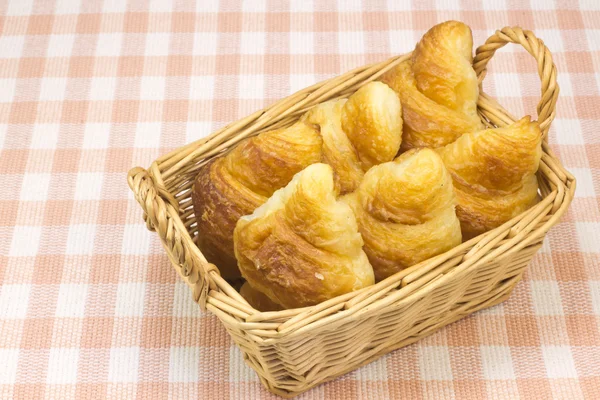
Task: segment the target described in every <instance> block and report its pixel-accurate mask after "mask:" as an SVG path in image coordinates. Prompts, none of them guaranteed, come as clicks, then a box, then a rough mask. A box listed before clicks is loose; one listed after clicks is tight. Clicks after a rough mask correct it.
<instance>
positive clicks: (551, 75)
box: [473, 27, 559, 141]
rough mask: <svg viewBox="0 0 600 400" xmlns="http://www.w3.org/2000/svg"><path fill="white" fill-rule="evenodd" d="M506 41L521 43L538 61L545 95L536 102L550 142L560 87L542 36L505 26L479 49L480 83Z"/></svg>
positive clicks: (475, 61)
mask: <svg viewBox="0 0 600 400" xmlns="http://www.w3.org/2000/svg"><path fill="white" fill-rule="evenodd" d="M507 43H517V44H520V45H521V46H523V47H524V48H525V50H527V52H528V53H529V54H531V55H532V56H533V57H534V58H535V59H536V61H537V65H538V74H539V76H540V80H541V82H542V98H541V100H540V102H539V103H538V105H537V114H538V122H539V124H540V129H541V130H542V137H543V138H544V140H545V141H547V140H548V131H549V129H550V124H551V123H552V120H553V119H554V116H555V114H556V100H557V99H558V92H559V88H558V84H557V82H556V66H555V65H554V62H553V61H552V54H551V53H550V50H549V49H548V48H547V47H546V45H545V44H544V42H543V41H542V40H541V39H538V38H537V37H536V36H535V35H534V34H533V32H531V31H527V30H523V29H521V28H519V27H505V28H502V29H501V30H499V31H496V33H494V34H493V35H492V36H490V37H489V38H488V40H486V41H485V43H484V44H483V45H481V46H479V47H478V48H477V50H476V51H475V58H474V59H473V69H475V72H476V73H477V77H478V78H479V82H483V79H484V78H485V75H486V73H487V68H486V67H487V64H488V62H489V61H490V59H491V58H492V57H493V55H494V53H496V50H498V49H499V48H501V47H504V45H506V44H507Z"/></svg>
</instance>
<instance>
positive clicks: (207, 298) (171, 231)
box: [128, 28, 575, 397]
mask: <svg viewBox="0 0 600 400" xmlns="http://www.w3.org/2000/svg"><path fill="white" fill-rule="evenodd" d="M507 43H518V44H520V45H522V46H523V47H524V48H525V49H526V50H527V51H528V52H529V54H531V55H532V56H533V57H534V58H535V59H536V60H537V65H538V72H539V76H540V78H541V81H542V85H541V89H542V90H541V92H542V93H541V94H542V99H541V101H540V103H539V105H538V107H537V112H538V118H539V122H540V126H541V128H542V132H543V135H544V143H543V145H542V147H543V155H542V160H541V163H540V168H539V172H538V180H539V185H540V192H541V195H542V201H541V202H540V203H539V204H537V205H536V206H534V207H533V208H531V209H530V210H528V211H527V212H525V213H523V214H521V215H519V216H518V217H516V218H514V219H512V220H510V221H509V222H507V223H505V224H504V225H502V226H500V227H499V228H496V229H494V230H492V231H490V232H487V233H485V234H483V235H480V236H478V237H476V238H474V239H472V240H469V241H468V242H465V243H463V244H462V245H460V246H458V247H456V248H454V249H452V250H450V251H448V252H447V253H444V254H441V255H439V256H437V257H434V258H432V259H429V260H427V261H424V262H422V263H420V264H419V265H416V266H414V267H411V268H409V269H407V270H404V271H401V272H399V273H397V274H396V275H394V276H392V277H390V278H388V279H386V280H384V281H382V282H379V283H378V284H376V285H374V286H371V287H368V288H365V289H362V290H360V291H357V292H353V293H349V294H346V295H343V296H339V297H337V298H334V299H331V300H328V301H326V302H324V303H321V304H319V305H316V306H313V307H307V308H302V309H291V310H285V311H277V312H259V311H257V310H255V309H253V308H252V307H251V306H249V305H248V303H247V302H246V301H245V300H244V299H243V298H242V297H241V296H240V295H239V294H238V292H237V291H236V290H235V289H234V288H233V287H232V286H231V285H230V284H229V283H227V282H226V281H225V280H224V279H222V278H221V276H220V275H219V271H218V269H217V268H216V267H215V266H214V265H213V264H210V263H208V262H207V261H206V259H205V258H204V256H203V255H202V253H201V252H200V250H199V249H198V247H196V245H195V243H194V241H195V239H196V238H197V237H198V236H197V235H199V234H202V232H197V228H196V224H195V216H194V213H193V209H192V201H191V198H190V192H191V191H190V188H191V186H192V183H193V181H194V177H195V175H196V173H197V172H198V170H199V168H200V167H201V166H202V165H204V164H206V163H207V162H208V161H209V160H210V159H211V158H212V157H215V156H217V155H219V154H222V153H223V152H225V151H227V149H229V148H231V146H234V145H235V144H236V143H238V142H239V141H240V140H242V139H244V138H246V137H248V136H251V135H256V134H258V133H260V132H263V131H265V130H270V129H275V128H278V127H284V126H289V125H291V124H292V123H293V122H294V121H295V120H296V119H297V118H298V117H299V116H300V115H301V114H302V113H304V112H305V111H306V110H307V109H308V108H310V107H312V106H314V105H315V104H317V103H320V102H323V101H326V100H331V99H335V98H340V97H347V96H349V95H350V94H352V93H353V92H355V91H356V90H357V89H358V88H359V87H361V86H362V85H364V84H366V83H367V82H370V81H372V80H375V79H377V78H378V77H379V76H381V75H382V74H383V73H384V72H385V71H387V70H389V69H390V68H392V67H394V66H396V65H397V64H398V63H400V62H402V61H403V60H406V59H407V58H408V57H409V56H410V55H403V56H398V57H394V58H391V59H389V60H387V61H384V62H381V63H378V64H374V65H369V66H366V67H362V68H358V69H356V70H354V71H351V72H348V73H346V74H344V75H341V76H339V77H336V78H333V79H330V80H328V81H325V82H321V83H318V84H316V85H313V86H311V87H309V88H306V89H304V90H301V91H299V92H298V93H296V94H294V95H292V96H290V97H288V98H285V99H283V100H281V101H279V102H277V103H275V104H273V105H272V106H270V107H268V108H266V109H264V110H262V111H258V112H256V113H254V114H252V115H250V116H248V117H246V118H244V119H242V120H240V121H237V122H235V123H233V124H230V125H228V126H227V127H225V128H223V129H221V130H219V131H218V132H215V133H214V134H212V135H211V136H210V137H207V138H204V139H201V140H199V141H196V142H194V143H191V144H189V145H187V146H184V147H182V148H180V149H178V150H175V151H173V152H171V153H169V154H167V155H165V156H162V157H160V158H159V159H157V160H156V161H155V162H153V163H152V165H151V166H150V168H149V170H145V169H142V168H139V167H138V168H134V169H132V170H131V171H130V172H129V176H128V182H129V186H130V187H131V189H132V190H133V192H134V193H135V198H136V199H137V201H138V202H139V204H140V205H141V206H142V209H143V210H144V219H145V221H146V224H147V226H148V229H150V230H155V231H156V232H158V234H159V236H160V238H161V241H162V243H163V245H164V247H165V249H166V251H167V254H168V255H169V258H170V260H171V262H172V264H173V266H174V267H175V270H176V271H177V272H179V274H180V275H181V277H182V278H183V280H184V281H185V282H186V283H187V284H188V285H189V286H190V288H191V289H192V291H193V296H194V300H195V301H196V302H198V303H199V304H200V306H201V307H202V309H208V310H210V311H211V312H213V313H214V314H215V315H216V316H217V317H218V318H219V319H220V320H221V322H222V323H223V325H224V326H225V328H226V329H227V331H228V332H229V334H230V335H231V337H232V338H233V340H234V341H235V343H237V345H239V346H240V348H241V350H242V352H243V354H244V359H245V360H246V362H247V364H248V365H249V366H250V367H252V368H253V369H254V370H255V371H256V372H257V373H258V376H259V377H260V380H261V381H262V383H263V384H264V385H265V386H266V387H267V388H268V389H269V390H270V391H272V392H273V393H276V394H279V395H282V396H285V397H292V396H295V395H297V394H299V393H301V392H303V391H305V390H308V389H310V388H312V387H313V386H315V385H318V384H320V383H322V382H325V381H328V380H331V379H333V378H335V377H337V376H339V375H342V374H344V373H346V372H349V371H351V370H354V369H356V368H358V367H360V366H361V365H364V364H367V363H369V362H371V361H373V360H375V359H376V358H378V357H380V356H382V355H384V354H386V353H388V352H390V351H392V350H394V349H397V348H400V347H403V346H406V345H408V344H410V343H413V342H415V341H417V340H419V339H421V338H423V337H425V336H427V335H430V334H431V333H433V332H435V331H436V330H438V329H440V328H441V327H443V326H445V325H447V324H449V323H451V322H454V321H456V320H458V319H460V318H463V317H465V316H467V315H469V314H470V313H472V312H475V311H477V310H480V309H482V308H486V307H490V306H493V305H494V304H498V303H500V302H502V301H503V300H505V299H506V298H508V296H509V295H510V293H511V291H512V289H513V288H514V286H515V285H516V284H517V282H519V280H520V279H521V276H522V274H523V271H524V270H525V268H526V267H527V265H528V263H529V261H530V260H531V259H532V257H533V255H534V254H535V252H536V251H537V250H538V249H539V248H540V247H541V246H542V241H543V239H544V236H545V234H546V232H547V231H548V229H550V227H551V226H553V225H554V224H555V223H556V222H557V221H558V219H559V218H560V216H561V215H562V214H563V213H564V212H565V211H566V210H567V208H568V206H569V203H570V202H571V200H572V198H573V194H574V192H575V179H574V177H573V175H571V174H570V173H569V172H568V171H566V170H565V169H564V168H563V166H562V165H561V164H560V162H559V161H558V159H557V158H555V156H554V155H553V154H552V152H551V150H550V148H549V146H548V144H547V135H548V129H549V127H550V123H551V122H552V120H553V119H554V114H555V105H556V100H557V96H558V86H557V84H556V67H555V66H554V64H553V62H552V56H551V54H550V52H549V51H548V49H547V48H546V46H545V45H544V43H543V42H542V41H541V40H539V39H537V38H536V37H535V36H534V35H533V33H531V32H529V31H524V30H522V29H520V28H504V29H502V30H501V31H497V32H496V33H495V34H494V35H493V36H492V37H490V38H489V39H488V40H487V41H486V43H485V44H484V45H482V46H481V47H479V48H478V49H477V53H476V57H475V59H474V61H473V66H474V68H475V71H476V72H477V75H478V77H479V81H480V82H481V81H482V80H483V78H484V77H485V73H486V65H487V63H488V62H489V60H490V58H491V57H492V56H493V55H494V53H495V51H496V50H497V49H499V48H501V47H502V46H504V45H505V44H507ZM478 108H479V114H480V116H481V119H482V121H483V122H484V123H485V124H486V125H487V126H504V125H506V124H509V123H511V122H513V121H514V120H515V118H513V117H512V116H511V115H510V114H509V113H508V112H506V111H505V110H504V109H503V108H502V107H501V106H499V105H498V104H497V103H496V102H495V101H494V100H492V99H491V98H489V97H488V96H487V95H485V94H483V93H482V94H481V96H480V99H479V102H478Z"/></svg>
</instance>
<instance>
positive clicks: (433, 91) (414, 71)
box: [381, 21, 483, 151]
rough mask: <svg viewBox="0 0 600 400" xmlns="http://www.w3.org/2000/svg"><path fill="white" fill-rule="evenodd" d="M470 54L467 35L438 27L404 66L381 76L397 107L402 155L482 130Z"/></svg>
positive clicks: (461, 27) (458, 27)
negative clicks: (399, 107)
mask: <svg viewBox="0 0 600 400" xmlns="http://www.w3.org/2000/svg"><path fill="white" fill-rule="evenodd" d="M472 52H473V37H472V34H471V29H470V28H469V27H468V26H467V25H465V24H463V23H461V22H457V21H447V22H443V23H441V24H438V25H436V26H434V27H433V28H431V29H430V30H429V31H428V32H427V33H425V35H423V37H422V38H421V40H420V41H419V43H418V44H417V46H416V47H415V50H414V52H413V53H412V57H411V58H410V59H409V60H406V61H404V62H402V63H400V64H399V65H398V66H397V67H395V68H393V69H391V70H390V71H388V72H387V73H385V74H384V75H383V76H382V78H381V80H382V81H383V82H385V83H387V84H388V85H389V86H390V87H391V88H392V89H394V90H395V91H396V92H398V94H399V95H400V100H401V102H402V110H403V118H404V128H403V139H402V151H405V150H408V149H411V148H415V147H431V148H435V147H441V146H444V145H446V144H448V143H452V142H454V141H455V140H456V139H457V138H458V137H459V136H460V135H462V134H463V133H465V132H474V131H477V130H480V129H482V128H483V127H482V125H481V121H480V119H479V117H478V115H477V98H478V96H479V88H478V82H477V76H476V74H475V71H474V70H473V67H472V61H473V56H472Z"/></svg>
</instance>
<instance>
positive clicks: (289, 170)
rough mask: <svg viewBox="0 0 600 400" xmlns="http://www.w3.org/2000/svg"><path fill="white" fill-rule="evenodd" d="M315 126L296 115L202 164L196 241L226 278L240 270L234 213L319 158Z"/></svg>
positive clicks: (196, 201) (196, 199) (196, 198)
mask: <svg viewBox="0 0 600 400" xmlns="http://www.w3.org/2000/svg"><path fill="white" fill-rule="evenodd" d="M322 144H323V141H322V139H321V136H320V134H319V131H318V127H315V126H314V125H311V124H307V123H305V122H304V121H299V122H297V123H296V124H294V125H292V126H290V127H289V128H285V129H277V130H274V131H270V132H265V133H262V134H260V135H258V136H255V137H252V138H250V139H247V140H244V141H243V142H241V143H240V144H239V145H238V146H236V147H235V148H234V149H233V150H232V151H231V152H230V153H228V154H227V155H226V156H224V157H219V158H216V159H215V160H214V161H212V162H210V163H209V164H207V165H205V166H204V167H203V168H202V169H201V170H200V172H199V173H198V175H197V177H196V181H195V183H194V188H193V191H192V202H193V204H194V213H195V215H196V221H197V223H198V234H199V236H198V247H199V248H200V250H201V251H202V253H203V254H204V256H205V257H206V258H207V259H208V260H209V261H210V262H212V263H214V264H215V265H217V266H218V267H219V271H220V272H221V275H222V276H223V277H224V278H236V277H239V276H240V272H239V270H238V268H237V261H236V260H235V256H234V254H233V230H234V228H235V224H236V223H237V221H238V219H239V218H240V217H241V216H243V215H247V214H251V213H252V211H254V209H255V208H256V207H258V206H260V205H261V204H263V203H264V202H265V201H266V200H267V198H269V196H271V195H272V194H273V192H275V190H277V189H279V188H281V187H283V186H285V185H286V184H287V183H288V182H289V181H290V180H291V179H292V178H293V176H294V175H295V174H296V173H297V172H299V171H301V170H302V169H304V168H305V167H306V166H308V165H310V164H313V163H316V162H319V161H321V158H322V147H323V146H322Z"/></svg>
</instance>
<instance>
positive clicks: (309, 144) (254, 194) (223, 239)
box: [192, 82, 402, 278]
mask: <svg viewBox="0 0 600 400" xmlns="http://www.w3.org/2000/svg"><path fill="white" fill-rule="evenodd" d="M400 107H401V106H400V99H399V98H398V95H397V94H396V93H395V92H394V91H393V90H392V89H390V88H389V87H387V86H386V85H385V84H383V83H381V82H371V83H369V84H367V85H365V86H363V87H362V88H361V89H359V90H358V91H357V92H356V93H354V94H353V95H352V96H350V98H349V99H347V100H346V99H344V100H338V101H330V102H326V103H322V104H320V105H318V106H316V107H314V108H313V109H311V110H310V111H309V112H308V113H307V114H305V115H304V116H303V117H302V118H301V120H300V121H299V122H297V123H296V124H294V125H293V126H291V127H289V128H286V129H278V130H274V131H270V132H266V133H262V134H260V135H258V136H256V137H253V138H250V139H247V140H245V141H243V142H241V143H240V144H239V145H238V146H237V147H235V148H234V149H233V150H232V151H231V152H230V153H229V154H227V155H226V156H225V157H219V158H217V159H216V160H215V161H213V162H211V163H209V164H207V165H206V166H204V167H203V168H202V169H201V170H200V171H199V173H198V176H197V177H196V180H195V183H194V187H193V192H192V202H193V204H194V213H195V215H196V220H197V223H198V232H199V236H198V247H199V248H200V250H201V251H202V253H203V254H204V255H205V256H206V258H207V259H208V260H209V261H211V262H212V263H214V264H216V265H217V266H218V267H219V270H220V272H221V275H222V276H223V277H225V278H237V277H239V276H240V272H239V270H238V267H237V262H236V260H235V256H234V253H233V230H234V228H235V224H236V222H237V220H238V219H239V218H240V217H241V216H243V215H247V214H251V213H252V212H253V211H254V209H255V208H256V207H258V206H260V205H261V204H263V203H264V202H265V201H266V200H267V199H268V198H269V197H270V196H271V195H272V194H273V192H275V190H277V189H280V188H282V187H284V186H285V185H287V184H288V182H289V181H290V180H291V179H292V177H293V176H294V175H295V174H296V173H298V172H299V171H301V170H302V169H304V168H305V167H307V166H308V165H310V164H314V163H318V162H321V161H322V162H325V163H328V164H330V165H332V167H333V168H334V170H335V172H336V175H335V176H336V185H338V186H340V188H341V190H342V192H343V193H346V192H350V191H352V190H354V189H355V188H356V187H357V186H358V182H360V179H362V176H363V174H364V171H366V170H367V169H368V168H369V167H370V166H372V165H374V164H377V163H381V162H385V161H390V160H392V159H393V158H394V157H395V155H396V154H397V152H398V150H399V148H400V142H401V137H402V118H401V108H400Z"/></svg>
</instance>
